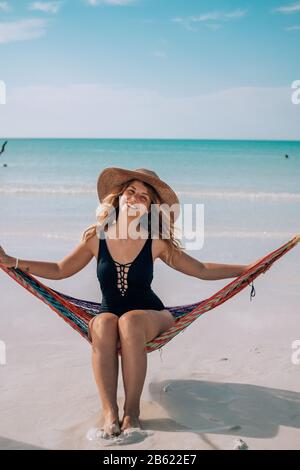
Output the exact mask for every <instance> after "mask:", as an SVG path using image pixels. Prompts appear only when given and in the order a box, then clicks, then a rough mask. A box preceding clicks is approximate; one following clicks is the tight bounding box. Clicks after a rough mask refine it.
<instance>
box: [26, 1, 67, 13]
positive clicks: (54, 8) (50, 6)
mask: <svg viewBox="0 0 300 470" xmlns="http://www.w3.org/2000/svg"><path fill="white" fill-rule="evenodd" d="M60 7H61V3H60V2H32V3H31V4H30V5H29V10H38V11H43V12H44V13H54V14H55V13H57V12H58V11H59V9H60Z"/></svg>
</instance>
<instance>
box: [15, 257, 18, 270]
mask: <svg viewBox="0 0 300 470" xmlns="http://www.w3.org/2000/svg"><path fill="white" fill-rule="evenodd" d="M18 264H19V258H17V261H16V265H15V269H17V267H18Z"/></svg>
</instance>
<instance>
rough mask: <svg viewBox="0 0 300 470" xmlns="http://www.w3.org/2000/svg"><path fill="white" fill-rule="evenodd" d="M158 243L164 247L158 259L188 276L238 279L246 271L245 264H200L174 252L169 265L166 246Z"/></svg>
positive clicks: (189, 257) (193, 259)
mask: <svg viewBox="0 0 300 470" xmlns="http://www.w3.org/2000/svg"><path fill="white" fill-rule="evenodd" d="M160 241H161V242H162V243H163V245H164V247H163V248H162V249H161V253H160V256H159V258H161V259H162V261H164V262H165V263H166V264H168V266H170V267H171V268H174V269H176V270H177V271H180V272H182V273H184V274H187V275H189V276H193V277H197V278H199V279H204V280H208V281H214V280H217V279H226V278H230V277H238V276H240V275H241V274H243V273H244V272H245V271H246V270H247V269H248V265H245V264H219V263H202V262H201V261H198V260H197V259H196V258H193V257H192V256H190V255H188V254H187V253H185V252H184V251H182V252H181V253H178V252H175V254H174V257H173V262H172V264H170V263H167V261H166V259H167V258H166V255H167V244H166V242H165V241H164V240H160Z"/></svg>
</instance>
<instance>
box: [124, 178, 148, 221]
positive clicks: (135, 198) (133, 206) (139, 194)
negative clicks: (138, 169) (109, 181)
mask: <svg viewBox="0 0 300 470" xmlns="http://www.w3.org/2000/svg"><path fill="white" fill-rule="evenodd" d="M150 207H151V197H150V194H149V191H148V188H147V187H146V186H145V185H144V184H143V183H142V182H141V181H139V180H134V181H132V182H131V183H130V185H129V186H128V187H127V188H126V189H125V191H124V192H123V194H122V196H121V197H120V210H121V211H123V210H126V211H127V214H128V215H129V216H133V217H136V216H137V215H138V216H139V217H141V216H142V215H143V214H145V213H146V212H149V210H150Z"/></svg>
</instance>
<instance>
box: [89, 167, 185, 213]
mask: <svg viewBox="0 0 300 470" xmlns="http://www.w3.org/2000/svg"><path fill="white" fill-rule="evenodd" d="M131 179H137V180H140V181H142V182H144V183H148V184H150V185H151V186H153V187H154V189H155V190H156V192H157V193H158V194H159V196H160V198H161V200H162V202H163V203H166V204H168V205H169V206H172V205H173V204H179V200H178V197H177V195H176V193H175V191H173V189H172V188H171V187H170V186H169V185H168V184H167V183H165V182H164V181H163V180H161V179H160V178H156V177H155V176H151V175H147V174H146V173H141V172H139V171H135V170H127V169H124V168H116V167H111V168H105V169H104V170H103V171H102V172H101V173H100V175H99V177H98V182H97V192H98V197H99V201H100V202H102V201H103V199H104V198H105V197H106V196H107V195H108V194H109V193H110V192H111V191H112V190H113V189H115V188H117V187H118V186H120V185H122V184H124V183H126V182H127V181H129V180H131ZM175 213H176V218H177V217H178V214H177V211H175Z"/></svg>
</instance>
